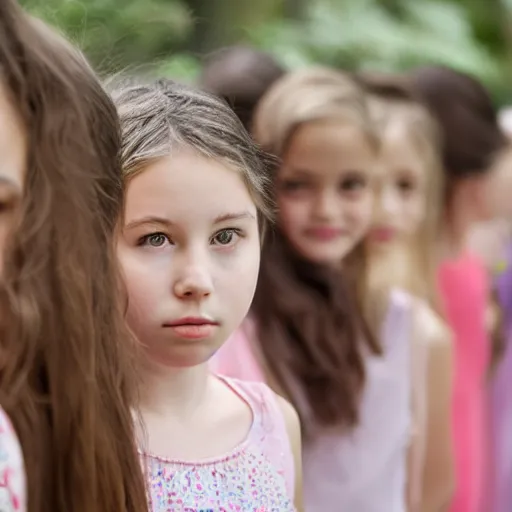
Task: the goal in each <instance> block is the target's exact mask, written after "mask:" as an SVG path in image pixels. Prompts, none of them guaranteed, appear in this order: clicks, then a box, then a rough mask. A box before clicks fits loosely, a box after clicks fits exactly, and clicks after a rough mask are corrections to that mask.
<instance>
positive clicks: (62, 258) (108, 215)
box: [0, 0, 147, 512]
mask: <svg viewBox="0 0 512 512" xmlns="http://www.w3.org/2000/svg"><path fill="white" fill-rule="evenodd" d="M0 117H1V119H0V205H1V209H0V210H1V214H0V243H1V244H2V246H1V247H0V249H1V250H2V262H3V264H2V282H1V286H0V304H1V309H2V316H1V322H2V323H1V326H0V329H1V333H0V347H1V358H0V404H1V406H2V407H3V410H4V411H5V413H6V414H7V415H8V417H9V419H10V422H12V426H13V427H14V431H15V433H16V436H17V438H18V439H19V442H20V445H21V448H22V452H23V458H24V462H25V464H24V470H23V469H22V461H21V454H20V451H19V447H18V446H17V444H16V441H15V439H16V438H15V436H14V433H13V431H12V429H11V427H10V424H11V423H9V422H8V421H7V419H6V417H5V416H2V417H1V418H0V504H1V505H0V508H1V510H2V511H6V512H7V511H11V510H12V511H14V510H16V511H25V510H28V511H29V512H48V511H52V512H64V511H66V512H68V511H73V512H92V511H94V512H112V511H114V510H115V511H119V512H121V511H123V512H142V511H145V510H147V504H146V495H145V486H144V480H143V475H142V471H141V466H140V459H139V457H138V454H137V450H136V445H135V432H134V415H133V413H134V411H135V410H136V405H137V401H136V395H135V390H134V386H136V384H137V378H136V374H135V371H134V368H135V366H134V363H135V361H136V354H137V351H136V345H135V343H133V342H132V340H131V337H130V336H129V334H128V332H127V330H126V329H125V322H124V319H123V309H122V304H121V303H120V301H119V279H118V266H117V262H116V259H115V253H114V243H113V240H114V227H115V225H116V222H117V218H118V216H119V212H120V208H121V205H122V180H121V170H120V165H119V158H118V153H119V149H120V140H119V127H118V121H117V116H116V111H115V108H114V105H113V104H112V102H111V101H110V99H109V98H108V96H107V95H106V94H105V93H104V91H103V90H102V87H101V85H100V83H99V82H98V80H97V79H96V77H95V75H94V73H93V72H92V71H91V69H90V68H89V66H88V64H87V62H86V61H85V60H84V58H83V56H82V55H81V54H80V53H79V52H78V51H76V50H75V49H74V48H72V47H71V46H70V45H69V44H68V43H67V42H65V41H64V40H62V39H61V38H60V37H59V36H57V35H56V34H55V33H54V32H52V31H51V30H50V29H48V28H47V27H46V26H44V25H43V24H42V23H40V22H38V21H37V20H35V19H33V18H31V17H29V16H28V15H26V14H25V13H24V12H23V11H22V10H21V9H20V7H19V6H18V5H17V3H16V2H15V1H14V0H2V2H0ZM25 474H26V487H25Z"/></svg>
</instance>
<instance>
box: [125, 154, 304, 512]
mask: <svg viewBox="0 0 512 512" xmlns="http://www.w3.org/2000/svg"><path fill="white" fill-rule="evenodd" d="M213 190H214V191H215V193H214V194H213V193H212V191H213ZM185 192H186V193H185ZM118 254H119V258H120V261H121V265H122V269H123V272H124V275H125V280H126V285H127V289H128V294H129V299H130V301H129V309H128V322H129V324H130V326H131V328H132V329H133V331H134V333H135V334H136V335H137V337H138V339H139V340H140V341H141V343H142V344H143V345H144V347H145V352H146V356H147V357H146V362H145V363H146V364H145V368H144V372H143V375H142V377H143V386H142V396H141V399H142V403H141V412H142V416H143V419H144V423H145V432H146V433H147V436H144V434H143V432H141V433H140V435H141V443H142V445H143V447H144V449H145V451H147V452H149V453H154V454H158V455H160V456H164V457H169V458H172V459H180V460H201V459H207V458H211V457H217V456H220V455H222V454H224V453H226V452H228V451H230V450H232V449H234V448H235V447H236V446H238V445H239V444H240V443H242V442H243V441H244V440H245V439H246V437H247V435H248V432H249V430H250V428H251V424H252V419H253V418H252V410H251V408H250V406H249V404H247V403H246V402H245V401H244V400H243V399H242V398H241V397H239V396H238V395H237V394H235V393H234V392H233V391H232V389H231V388H229V387H228V386H227V385H226V384H225V383H224V381H222V380H220V379H219V378H217V377H215V376H213V375H212V374H211V373H210V372H209V369H208V361H209V359H210V358H211V356H212V355H213V354H214V353H215V352H216V351H217V350H218V349H219V348H220V347H221V346H222V344H223V343H224V341H225V340H226V339H227V338H228V337H229V335H230V334H231V333H232V332H233V331H234V330H235V329H236V328H237V327H238V325H239V324H240V323H241V321H242V320H243V318H244V317H245V315H246V313H247V311H248V309H249V306H250V303H251V300H252V297H253V294H254V289H255V286H256V281H257V275H258V269H259V258H260V240H259V230H258V223H257V210H256V206H255V204H254V201H253V200H252V198H251V195H250V193H249V191H248V190H247V188H246V186H245V184H244V182H243V179H242V177H241V175H240V173H239V172H238V171H237V170H236V169H232V168H230V167H229V166H228V165H227V164H225V163H221V162H218V161H215V160H213V159H208V158H205V157H203V156H201V155H199V154H198V153H196V152H194V151H193V150H191V149H188V148H182V149H179V150H177V151H174V152H173V155H172V158H170V157H167V158H162V159H160V160H158V161H155V162H153V163H151V164H150V165H148V167H147V168H146V169H144V170H143V171H142V172H141V173H140V174H138V175H136V176H135V177H133V178H132V179H131V180H129V182H128V186H127V193H126V204H125V215H124V218H123V226H122V229H121V230H120V236H119V239H118ZM185 317H203V318H208V319H209V320H211V321H212V322H213V323H214V327H213V328H212V329H211V332H209V334H208V335H207V336H205V337H203V338H201V339H193V340H192V339H184V338H182V337H181V335H180V333H179V332H178V331H176V329H175V328H173V327H170V326H171V324H173V323H174V322H175V321H177V320H179V319H182V318H185ZM278 403H279V405H280V408H281V410H282V413H283V417H284V420H285V424H286V427H287V432H288V436H289V439H290V444H291V447H292V449H293V456H294V459H295V470H296V475H297V486H296V493H297V494H296V496H295V501H296V506H297V508H298V510H299V511H301V510H302V497H301V496H302V489H301V469H300V465H301V464H300V461H301V452H300V446H301V443H300V428H299V422H298V418H297V414H296V412H295V410H294V409H293V407H292V406H291V405H290V404H289V403H288V402H286V401H285V400H283V399H280V398H279V399H278ZM205 418H208V421H207V422H205V421H204V419H205ZM176 439H179V442H178V443H177V442H176Z"/></svg>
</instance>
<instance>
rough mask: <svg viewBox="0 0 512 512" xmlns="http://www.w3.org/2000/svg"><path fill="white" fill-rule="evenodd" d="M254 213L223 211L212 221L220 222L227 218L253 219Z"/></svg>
mask: <svg viewBox="0 0 512 512" xmlns="http://www.w3.org/2000/svg"><path fill="white" fill-rule="evenodd" d="M254 218H255V217H254V215H253V214H252V213H251V212H250V211H247V210H246V211H243V212H236V213H224V214H222V215H218V216H217V217H215V219H214V221H213V223H214V224H220V223H221V222H225V221H227V220H241V219H254Z"/></svg>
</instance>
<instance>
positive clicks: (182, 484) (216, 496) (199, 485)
mask: <svg viewBox="0 0 512 512" xmlns="http://www.w3.org/2000/svg"><path fill="white" fill-rule="evenodd" d="M219 378H221V380H222V381H224V382H225V383H226V384H227V385H228V386H229V387H230V388H231V389H232V390H233V391H234V392H235V393H237V394H238V395H239V396H240V397H241V398H242V399H243V400H244V401H246V402H247V403H248V404H249V406H250V408H251V410H252V414H253V423H252V426H251V428H250V431H249V434H248V435H247V438H246V439H245V441H244V442H242V444H240V445H239V446H238V447H236V448H235V449H234V450H232V451H231V452H230V453H227V454H225V455H223V456H220V457H216V458H213V459H207V460H201V461H196V462H190V461H181V460H172V459H167V458H164V457H159V456H156V455H152V454H147V453H143V454H142V457H143V463H144V467H145V471H146V474H147V479H148V484H149V489H148V494H149V504H150V510H152V512H294V511H295V508H294V506H293V495H294V464H293V456H292V452H291V447H290V443H289V439H288V435H287V431H286V427H285V423H284V418H283V416H282V413H281V409H280V408H279V405H278V403H277V400H276V398H275V395H274V394H273V392H272V391H270V389H269V388H268V387H267V386H266V385H265V384H260V383H255V382H242V381H239V380H236V379H228V378H225V377H219Z"/></svg>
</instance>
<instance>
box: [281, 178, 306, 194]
mask: <svg viewBox="0 0 512 512" xmlns="http://www.w3.org/2000/svg"><path fill="white" fill-rule="evenodd" d="M309 186H310V184H309V183H308V182H306V181H304V180H293V179H289V180H282V181H281V182H280V184H279V188H280V189H281V190H282V191H283V192H297V191H299V190H304V189H306V188H308V187H309Z"/></svg>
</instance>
